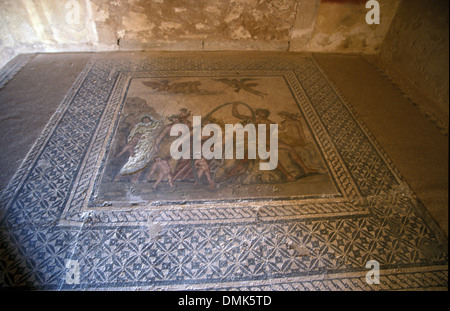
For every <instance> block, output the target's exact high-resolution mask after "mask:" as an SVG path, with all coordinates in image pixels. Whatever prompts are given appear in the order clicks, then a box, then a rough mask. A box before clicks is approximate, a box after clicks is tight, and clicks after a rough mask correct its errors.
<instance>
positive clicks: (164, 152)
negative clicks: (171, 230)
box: [65, 70, 368, 224]
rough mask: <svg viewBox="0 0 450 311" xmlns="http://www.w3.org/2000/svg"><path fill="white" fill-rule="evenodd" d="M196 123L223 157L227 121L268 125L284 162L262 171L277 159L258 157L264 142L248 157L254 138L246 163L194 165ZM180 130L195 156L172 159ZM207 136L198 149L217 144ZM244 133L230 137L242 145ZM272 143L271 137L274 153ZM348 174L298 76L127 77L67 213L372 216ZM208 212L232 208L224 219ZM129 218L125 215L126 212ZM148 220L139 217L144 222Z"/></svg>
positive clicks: (199, 218)
mask: <svg viewBox="0 0 450 311" xmlns="http://www.w3.org/2000/svg"><path fill="white" fill-rule="evenodd" d="M194 117H197V120H199V119H200V120H201V126H202V127H204V126H205V125H208V124H215V125H217V126H218V127H220V129H221V131H222V133H223V137H224V139H223V141H222V147H223V148H222V154H223V153H225V151H226V150H225V149H226V148H225V145H226V142H225V140H226V135H225V133H226V130H225V127H226V126H227V125H231V126H235V125H240V126H246V125H248V124H253V125H254V126H255V128H258V126H259V125H261V124H264V125H266V126H267V128H269V126H270V124H277V125H278V135H277V137H278V154H277V156H278V158H277V166H276V167H275V168H274V169H273V170H261V169H260V163H264V162H265V163H268V161H269V160H270V158H269V159H265V160H263V159H261V158H260V157H259V154H258V152H259V149H258V147H259V146H258V147H257V148H256V149H257V151H256V153H257V155H256V159H255V158H252V157H251V156H249V153H250V148H251V147H249V146H250V145H249V142H250V141H249V137H250V136H249V135H248V133H245V134H244V135H243V137H244V140H243V142H242V143H243V150H244V152H243V153H244V156H243V157H242V158H239V157H236V150H234V151H235V153H234V154H233V155H234V157H233V158H232V159H229V158H227V157H225V156H222V157H220V158H219V159H218V158H213V159H206V158H205V157H203V156H202V157H201V158H197V159H195V158H194V157H193V156H192V149H193V148H192V144H193V140H194V138H193V136H194V135H193V133H192V132H193V123H194ZM177 124H183V125H186V126H187V128H189V131H190V135H189V136H190V138H189V141H191V149H190V151H191V154H190V157H189V159H183V158H182V159H174V158H173V157H172V156H171V152H170V149H171V147H172V146H173V145H174V143H175V140H179V139H180V138H179V137H180V136H177V135H175V136H172V135H170V131H171V129H172V127H173V126H174V125H177ZM203 135H204V136H201V140H200V141H201V144H205V143H206V142H207V140H208V139H209V138H210V136H208V135H206V136H205V134H204V133H203ZM237 135H238V134H237V133H234V136H233V137H232V139H233V142H235V143H236V144H237V143H238V140H237ZM258 139H259V134H258ZM270 139H271V138H270V136H269V135H267V137H266V146H265V147H266V150H267V151H269V149H270ZM257 143H259V140H258V142H255V144H257ZM236 144H235V145H234V149H236V148H237V145H236ZM214 147H215V146H214ZM350 176H351V175H350V174H349V172H348V171H347V169H346V166H345V164H344V162H343V161H342V160H341V158H340V157H339V155H338V152H337V150H336V148H335V147H334V144H333V141H332V139H331V138H330V136H329V134H328V133H327V130H326V129H325V126H324V125H323V124H322V122H321V121H320V118H319V117H318V116H317V113H316V112H315V109H314V106H313V105H312V103H311V102H310V100H309V99H308V97H307V96H306V94H305V92H304V90H303V89H302V87H301V84H300V82H299V81H298V79H297V77H296V75H295V74H294V73H293V72H292V71H289V70H239V71H229V70H228V71H226V70H221V71H175V72H174V71H158V72H151V71H131V72H120V73H119V75H118V78H117V80H116V83H115V86H114V88H113V90H112V93H111V96H110V97H109V99H108V102H107V104H106V108H105V110H104V113H103V116H102V118H101V119H100V120H99V123H98V126H97V130H96V132H95V134H94V139H93V140H92V141H91V143H90V145H89V148H88V151H87V154H86V158H85V161H84V163H83V164H82V166H81V169H80V171H79V174H78V178H77V182H76V185H77V188H76V189H75V191H74V192H73V193H72V196H71V198H70V199H69V200H68V204H67V205H66V209H65V214H67V213H68V214H71V213H72V212H76V211H81V210H85V211H88V210H91V211H100V212H102V213H105V212H106V213H107V214H104V215H108V216H99V217H110V215H113V216H112V217H113V218H114V219H118V218H120V217H121V216H117V215H118V214H117V212H118V213H120V212H121V211H123V210H124V208H125V210H129V209H131V210H130V211H140V210H142V208H143V209H144V210H145V209H150V210H152V209H157V210H158V211H164V212H163V213H162V214H160V216H161V215H166V214H167V213H169V214H170V215H168V216H167V219H168V223H172V224H173V221H174V218H175V219H179V221H188V222H189V221H194V222H197V221H200V222H202V221H205V220H210V221H213V222H214V221H221V219H222V218H223V220H226V219H228V220H230V219H233V220H236V221H238V220H242V221H248V220H249V219H253V217H254V216H255V215H254V214H255V213H254V212H252V213H251V215H246V214H245V212H244V214H243V212H242V209H247V210H248V209H249V208H257V209H258V210H257V214H258V215H262V217H267V218H265V219H266V220H269V219H271V218H273V217H275V218H274V219H283V218H288V219H291V218H303V217H310V216H315V217H317V216H320V217H322V216H325V217H326V216H333V215H334V216H335V215H337V214H339V215H343V214H347V215H353V214H366V213H367V212H368V211H367V209H365V208H364V206H363V204H361V203H362V201H363V199H362V196H361V194H360V193H359V191H358V188H357V187H356V186H355V184H354V182H353V181H352V178H351V177H350ZM268 202H270V204H267V203H268ZM80 208H81V210H80ZM186 209H189V211H187V210H186ZM208 209H209V210H215V211H217V210H219V209H226V212H225V213H223V214H220V215H217V214H215V213H214V212H211V211H208ZM195 210H198V213H197V212H195V213H196V215H195V217H193V219H191V214H190V215H189V217H188V219H185V218H184V214H185V213H192V212H193V211H195ZM269 210H270V211H269ZM230 211H231V212H230ZM264 212H267V213H266V214H264ZM111 213H113V214H111ZM97 215H100V214H97ZM133 215H140V214H139V212H138V214H133ZM224 215H226V216H224ZM124 217H125V218H126V219H128V218H129V214H125V216H124ZM133 217H134V216H133ZM147 217H148V214H142V215H141V218H142V220H140V221H145V219H147ZM163 218H164V217H163ZM107 219H109V218H107ZM101 221H102V222H103V221H106V220H101ZM107 222H108V223H111V221H110V220H107Z"/></svg>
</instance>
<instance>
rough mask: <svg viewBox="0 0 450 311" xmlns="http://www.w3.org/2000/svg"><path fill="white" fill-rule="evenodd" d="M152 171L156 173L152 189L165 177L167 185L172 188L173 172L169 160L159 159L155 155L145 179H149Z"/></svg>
mask: <svg viewBox="0 0 450 311" xmlns="http://www.w3.org/2000/svg"><path fill="white" fill-rule="evenodd" d="M154 173H157V174H158V177H157V179H156V182H155V184H154V185H153V189H156V187H158V185H159V183H160V182H161V181H162V180H164V179H166V180H167V182H168V183H169V186H170V187H171V188H173V174H172V169H171V167H170V164H169V161H167V160H166V159H161V158H160V157H155V160H154V162H153V164H152V167H151V169H150V172H149V173H148V174H147V178H146V179H150V178H151V177H152V175H153V174H154Z"/></svg>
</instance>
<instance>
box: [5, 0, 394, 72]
mask: <svg viewBox="0 0 450 311" xmlns="http://www.w3.org/2000/svg"><path fill="white" fill-rule="evenodd" d="M379 1H380V5H381V16H382V17H381V18H382V22H381V24H380V25H371V26H369V25H367V24H366V23H365V15H366V13H367V11H368V10H367V9H366V8H365V2H366V1H362V0H356V1H355V0H340V1H331V0H195V1H192V0H113V1H104V0H2V1H1V2H0V26H1V27H0V67H1V66H3V65H4V64H5V63H6V62H7V61H9V60H10V59H11V58H12V57H14V56H15V55H17V54H20V53H34V52H69V51H71V52H74V51H108V50H272V51H274V50H275V51H277V50H278V51H287V50H288V51H325V52H330V51H332V52H356V53H375V52H377V51H378V49H379V46H380V45H381V42H382V41H383V38H384V35H385V33H386V32H387V29H388V28H389V25H390V23H391V20H392V17H393V16H394V14H395V10H396V8H397V6H398V3H399V1H400V0H379Z"/></svg>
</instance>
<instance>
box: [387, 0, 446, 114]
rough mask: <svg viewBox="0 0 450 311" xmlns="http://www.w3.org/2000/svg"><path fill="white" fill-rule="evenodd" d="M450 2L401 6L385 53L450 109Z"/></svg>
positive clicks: (413, 2) (440, 0) (412, 1)
mask: <svg viewBox="0 0 450 311" xmlns="http://www.w3.org/2000/svg"><path fill="white" fill-rule="evenodd" d="M448 7H449V2H448V0H434V1H424V0H408V1H404V2H403V3H402V4H401V6H400V7H399V8H398V12H397V15H396V16H395V19H394V21H393V23H392V26H391V28H390V29H389V32H388V33H387V35H386V38H385V40H384V43H383V46H382V56H383V57H384V58H386V59H387V60H388V61H389V62H390V63H392V64H394V65H395V66H397V67H398V69H399V70H400V71H401V72H402V73H404V74H405V75H406V76H407V77H408V78H409V79H410V80H412V82H414V83H415V84H416V85H417V86H419V87H420V88H421V89H422V90H423V91H424V93H425V94H426V95H428V96H429V97H430V98H431V99H432V100H433V101H435V102H437V103H438V104H439V106H440V108H441V109H442V110H443V112H444V113H445V114H447V119H448V113H449V69H448V68H449V60H448V57H449V22H448V14H449V8H448Z"/></svg>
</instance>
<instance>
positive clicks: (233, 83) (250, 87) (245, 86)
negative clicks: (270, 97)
mask: <svg viewBox="0 0 450 311" xmlns="http://www.w3.org/2000/svg"><path fill="white" fill-rule="evenodd" d="M213 80H215V81H220V82H222V83H225V84H227V85H228V86H229V87H232V88H234V91H235V92H236V93H239V91H240V90H243V91H246V92H249V93H252V94H255V95H258V96H261V97H264V95H267V94H266V93H263V92H260V91H258V90H255V89H254V87H256V86H258V83H254V82H251V83H249V82H250V81H255V80H256V79H252V78H243V79H227V78H221V79H213Z"/></svg>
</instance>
